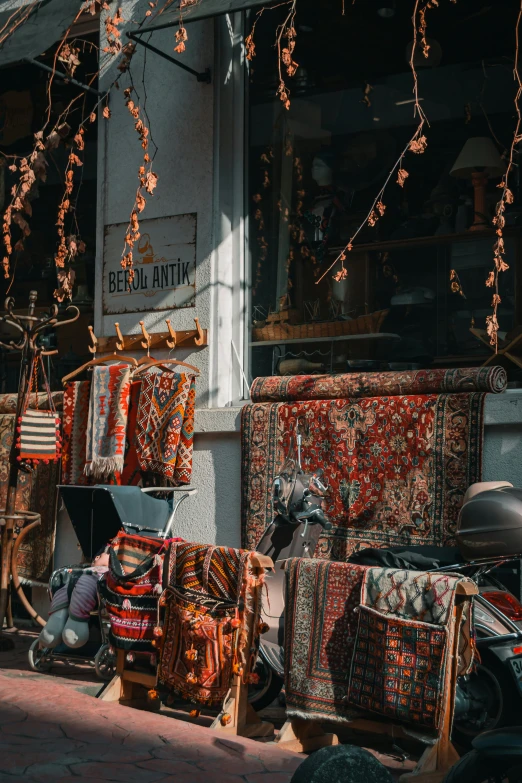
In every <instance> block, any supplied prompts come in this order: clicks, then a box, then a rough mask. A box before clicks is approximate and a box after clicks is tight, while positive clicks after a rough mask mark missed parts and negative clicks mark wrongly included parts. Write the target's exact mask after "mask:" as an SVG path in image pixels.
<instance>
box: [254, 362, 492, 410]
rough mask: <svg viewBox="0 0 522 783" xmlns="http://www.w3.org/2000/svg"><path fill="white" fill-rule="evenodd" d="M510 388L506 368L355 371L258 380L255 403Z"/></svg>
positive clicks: (255, 384)
mask: <svg viewBox="0 0 522 783" xmlns="http://www.w3.org/2000/svg"><path fill="white" fill-rule="evenodd" d="M506 387H507V374H506V371H505V370H504V368H503V367H464V368H460V367H459V368H454V369H452V370H444V369H441V370H404V371H403V372H353V373H344V374H342V373H339V374H338V375H293V376H292V375H288V376H285V377H280V376H277V375H274V376H271V377H268V378H256V379H255V381H254V383H253V384H252V388H251V389H250V394H251V397H252V402H290V401H297V400H299V401H301V402H303V401H304V400H341V399H346V398H347V397H384V396H386V397H391V396H395V395H398V394H399V395H400V394H454V393H455V392H474V391H481V392H491V393H493V394H499V393H500V392H503V391H505V389H506Z"/></svg>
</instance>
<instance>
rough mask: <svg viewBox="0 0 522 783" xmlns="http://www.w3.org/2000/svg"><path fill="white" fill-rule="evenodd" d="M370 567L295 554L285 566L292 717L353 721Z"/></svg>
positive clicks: (288, 708)
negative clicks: (352, 681) (351, 699)
mask: <svg viewBox="0 0 522 783" xmlns="http://www.w3.org/2000/svg"><path fill="white" fill-rule="evenodd" d="M366 570H367V566H359V565H352V564H350V563H334V562H329V561H328V560H314V559H312V558H309V559H305V558H293V559H291V560H289V561H288V562H287V565H286V603H285V695H286V712H287V715H288V716H290V717H300V718H309V719H310V720H311V719H317V720H335V721H338V720H349V719H351V718H354V717H356V716H357V714H358V713H357V711H356V710H355V709H354V708H353V707H351V706H350V705H349V704H348V701H347V699H346V696H347V693H348V685H349V678H350V668H351V664H352V657H353V651H354V645H355V637H356V633H357V622H358V616H357V612H356V611H355V610H356V608H357V607H358V606H359V603H360V600H361V587H362V582H363V578H364V574H365V572H366Z"/></svg>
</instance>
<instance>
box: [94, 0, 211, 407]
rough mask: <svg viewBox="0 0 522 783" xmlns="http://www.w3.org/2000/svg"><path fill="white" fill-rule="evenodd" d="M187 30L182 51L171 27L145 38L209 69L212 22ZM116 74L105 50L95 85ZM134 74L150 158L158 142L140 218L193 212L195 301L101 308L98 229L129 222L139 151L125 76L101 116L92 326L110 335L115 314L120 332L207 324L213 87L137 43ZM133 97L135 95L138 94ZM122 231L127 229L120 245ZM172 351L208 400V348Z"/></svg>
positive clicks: (132, 15) (135, 10)
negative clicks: (116, 310) (112, 310)
mask: <svg viewBox="0 0 522 783" xmlns="http://www.w3.org/2000/svg"><path fill="white" fill-rule="evenodd" d="M121 6H122V14H123V17H124V19H126V20H129V19H135V20H138V19H141V18H142V17H143V15H144V13H145V10H146V9H147V8H148V3H147V2H146V1H145V2H141V1H140V2H136V0H123V2H122V3H121ZM135 28H136V25H135V24H132V25H131V24H128V23H127V24H126V25H124V26H123V27H122V41H123V43H127V39H126V37H125V34H126V31H127V30H133V29H135ZM102 30H103V28H102ZM188 34H189V40H188V42H187V50H186V52H184V53H183V54H180V55H178V54H176V53H175V52H174V51H173V49H174V45H175V41H174V35H175V28H171V29H167V30H158V31H156V32H154V33H153V34H152V36H151V38H150V42H151V43H152V44H153V45H154V46H155V47H157V48H158V49H161V50H162V51H164V52H166V53H167V54H168V55H170V56H175V57H177V58H179V59H181V58H183V62H185V63H186V64H187V65H189V66H190V67H192V68H195V69H196V70H197V71H204V70H205V68H208V67H210V68H211V69H213V65H214V24H213V21H212V20H207V21H204V22H196V23H194V24H191V25H190V26H189V28H188ZM102 37H103V36H102ZM116 74H117V72H116V70H115V67H114V65H112V66H110V67H109V66H108V60H107V57H106V56H104V57H103V58H102V78H101V85H100V89H105V88H106V87H107V86H108V85H109V84H110V83H111V82H112V81H113V80H114V78H115V76H116ZM131 75H132V79H133V83H134V86H135V89H136V93H137V95H138V96H139V104H140V105H141V106H143V105H144V104H145V93H146V104H145V105H146V110H147V114H148V117H149V123H148V125H149V128H150V132H151V139H152V140H151V144H150V147H149V154H150V155H151V157H152V156H153V154H154V149H155V147H154V144H153V143H152V142H155V143H156V145H157V147H158V151H157V153H156V156H155V158H154V165H153V169H154V171H155V172H156V174H157V175H158V178H159V180H158V186H157V188H156V190H155V193H154V195H153V196H147V206H146V208H145V210H144V211H143V212H142V213H141V215H140V218H141V219H142V220H144V219H147V218H158V217H166V216H171V215H181V214H186V213H191V212H195V213H197V238H196V290H197V296H196V307H189V308H182V309H177V310H172V311H165V310H162V311H158V312H150V313H134V314H121V315H111V316H103V313H102V299H101V297H102V285H101V280H102V269H103V228H104V227H105V226H108V225H111V224H114V223H126V222H128V220H129V216H130V213H131V210H132V207H133V203H134V195H135V193H136V187H137V184H138V180H137V172H138V168H139V166H140V165H141V162H142V158H143V150H142V148H141V145H140V141H139V139H138V136H137V133H136V131H135V130H134V120H133V118H132V117H131V115H130V114H129V112H128V110H127V108H126V107H125V102H124V95H123V89H124V88H125V87H127V86H129V85H130V78H129V76H128V75H124V76H123V77H122V79H121V82H120V83H121V89H120V90H119V91H118V90H114V89H113V90H112V92H111V95H110V101H109V107H110V110H111V114H112V116H111V118H110V119H109V120H104V119H102V118H100V120H99V168H98V179H99V189H98V193H99V198H98V241H97V278H96V279H97V283H98V286H97V290H96V307H95V330H97V332H98V333H100V334H101V335H104V336H108V335H114V334H115V328H114V322H115V321H118V322H119V324H120V328H121V330H122V333H123V334H132V333H136V332H139V331H140V327H139V321H140V320H141V319H143V320H144V322H145V326H146V328H147V329H148V330H149V331H150V332H161V331H163V332H164V331H166V326H165V319H166V318H170V320H171V322H172V325H173V327H174V328H175V329H178V330H179V329H193V328H194V318H195V317H196V316H197V317H198V318H199V320H200V323H201V326H202V327H203V328H208V327H209V324H210V306H211V290H212V280H211V254H212V249H213V236H212V235H213V166H214V160H213V144H214V136H213V123H214V119H213V117H214V87H213V85H212V84H210V85H208V84H204V83H200V82H198V81H197V80H196V78H195V77H194V76H192V75H190V74H189V73H187V72H185V71H183V70H181V69H180V68H178V67H176V66H175V65H173V64H172V63H169V62H168V61H166V60H164V59H163V58H161V57H159V56H158V55H157V54H155V53H153V52H150V51H149V52H147V51H146V50H145V49H144V48H143V47H142V46H138V47H137V49H136V53H135V55H134V57H133V59H132V63H131ZM134 100H135V102H138V101H136V98H134ZM123 237H124V231H122V248H123ZM176 356H177V357H178V358H182V359H187V360H188V361H189V362H191V363H193V364H196V365H197V366H198V367H199V368H200V370H201V378H200V379H199V381H198V404H200V405H207V404H208V388H209V381H208V377H209V356H210V352H209V350H208V349H207V350H196V351H193V352H190V351H187V350H185V351H179V350H178V351H177V352H176Z"/></svg>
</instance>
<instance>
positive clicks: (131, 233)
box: [121, 87, 158, 286]
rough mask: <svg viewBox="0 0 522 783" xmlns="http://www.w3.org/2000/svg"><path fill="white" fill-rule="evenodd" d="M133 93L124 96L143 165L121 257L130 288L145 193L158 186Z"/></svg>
mask: <svg viewBox="0 0 522 783" xmlns="http://www.w3.org/2000/svg"><path fill="white" fill-rule="evenodd" d="M133 92H134V90H133V88H132V87H127V88H126V89H125V90H124V92H123V94H124V97H125V105H126V107H127V110H128V111H129V114H130V115H131V116H132V118H133V119H134V129H135V131H136V133H137V134H138V137H139V139H140V142H141V147H142V149H143V163H142V164H141V166H140V167H139V169H138V180H139V186H138V188H137V190H136V196H135V199H134V204H133V207H132V210H131V216H130V221H129V225H128V226H127V231H126V233H125V242H124V245H123V253H122V257H121V266H122V268H123V269H125V270H126V271H127V280H128V284H129V286H130V285H131V283H132V281H133V280H134V259H133V248H134V245H135V243H136V242H137V241H138V240H139V238H140V236H141V234H140V223H139V219H138V216H139V214H140V213H141V212H143V210H144V209H145V206H146V204H147V200H146V197H145V193H148V194H150V195H152V194H153V193H154V189H155V188H156V185H157V184H158V176H157V174H155V173H154V172H153V171H152V161H151V158H150V155H149V153H148V148H149V134H150V131H149V128H148V127H147V125H146V124H145V122H144V121H143V117H142V112H141V110H140V107H139V106H138V105H137V104H136V103H135V102H134V101H133V99H132V95H133Z"/></svg>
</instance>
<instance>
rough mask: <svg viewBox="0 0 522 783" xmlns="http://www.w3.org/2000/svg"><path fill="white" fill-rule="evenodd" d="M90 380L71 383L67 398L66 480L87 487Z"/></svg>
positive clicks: (65, 397)
mask: <svg viewBox="0 0 522 783" xmlns="http://www.w3.org/2000/svg"><path fill="white" fill-rule="evenodd" d="M90 390H91V382H90V381H76V382H73V383H68V384H67V385H66V387H65V392H64V397H63V441H62V481H63V483H64V484H80V485H86V484H90V483H91V479H90V478H89V477H88V476H86V475H85V472H84V471H85V464H86V450H87V421H88V418H89V395H90Z"/></svg>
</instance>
